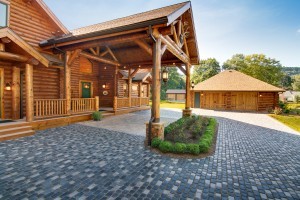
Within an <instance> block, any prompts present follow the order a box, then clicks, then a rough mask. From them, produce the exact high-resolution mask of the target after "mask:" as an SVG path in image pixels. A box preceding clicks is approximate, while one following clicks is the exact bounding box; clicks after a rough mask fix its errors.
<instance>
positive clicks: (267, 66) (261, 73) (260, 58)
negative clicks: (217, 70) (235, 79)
mask: <svg viewBox="0 0 300 200" xmlns="http://www.w3.org/2000/svg"><path fill="white" fill-rule="evenodd" d="M223 68H224V69H235V70H237V71H240V72H242V73H245V74H248V75H250V76H252V77H254V78H257V79H259V80H261V81H264V82H267V83H270V84H272V85H276V86H282V79H283V77H284V73H283V72H282V65H281V64H280V62H279V61H277V60H275V59H273V58H268V57H266V56H265V55H264V54H252V55H246V56H245V55H243V54H236V55H234V56H232V58H231V59H229V60H227V61H226V62H225V63H224V64H223Z"/></svg>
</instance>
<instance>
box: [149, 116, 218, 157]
mask: <svg viewBox="0 0 300 200" xmlns="http://www.w3.org/2000/svg"><path fill="white" fill-rule="evenodd" d="M217 126H218V124H217V121H216V120H215V119H213V118H207V117H201V116H197V115H193V116H192V117H184V118H180V119H179V120H177V121H175V122H173V123H171V124H170V125H169V126H167V127H166V128H165V132H164V134H165V135H164V138H165V140H164V141H162V140H161V139H159V138H154V139H152V142H151V147H152V148H154V149H156V151H157V152H161V153H164V154H167V155H170V156H173V157H174V156H175V157H178V155H179V157H206V156H209V155H211V154H213V153H214V150H215V143H216V138H217Z"/></svg>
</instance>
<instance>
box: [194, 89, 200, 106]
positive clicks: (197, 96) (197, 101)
mask: <svg viewBox="0 0 300 200" xmlns="http://www.w3.org/2000/svg"><path fill="white" fill-rule="evenodd" d="M194 108H200V92H195V98H194Z"/></svg>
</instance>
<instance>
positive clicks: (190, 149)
mask: <svg viewBox="0 0 300 200" xmlns="http://www.w3.org/2000/svg"><path fill="white" fill-rule="evenodd" d="M186 152H187V153H190V154H194V155H198V154H199V153H200V150H199V145H198V144H187V145H186Z"/></svg>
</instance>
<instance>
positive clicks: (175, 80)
mask: <svg viewBox="0 0 300 200" xmlns="http://www.w3.org/2000/svg"><path fill="white" fill-rule="evenodd" d="M168 72H169V80H168V82H167V83H163V82H162V84H161V91H160V95H161V96H160V97H161V99H162V100H165V99H166V98H167V95H166V92H167V90H168V89H185V80H184V76H182V75H180V74H179V73H178V68H177V67H169V68H168Z"/></svg>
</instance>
